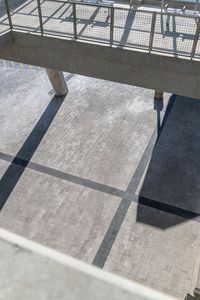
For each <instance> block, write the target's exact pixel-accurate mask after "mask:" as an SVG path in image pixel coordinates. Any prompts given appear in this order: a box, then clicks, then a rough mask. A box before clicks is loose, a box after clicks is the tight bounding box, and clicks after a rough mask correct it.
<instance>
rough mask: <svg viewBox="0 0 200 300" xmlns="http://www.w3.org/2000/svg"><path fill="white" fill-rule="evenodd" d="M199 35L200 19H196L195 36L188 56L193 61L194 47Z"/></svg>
mask: <svg viewBox="0 0 200 300" xmlns="http://www.w3.org/2000/svg"><path fill="white" fill-rule="evenodd" d="M199 33H200V19H198V22H197V27H196V32H195V35H194V40H193V45H192V51H191V55H190V57H191V59H193V58H194V55H195V51H196V47H197V43H198V39H199Z"/></svg>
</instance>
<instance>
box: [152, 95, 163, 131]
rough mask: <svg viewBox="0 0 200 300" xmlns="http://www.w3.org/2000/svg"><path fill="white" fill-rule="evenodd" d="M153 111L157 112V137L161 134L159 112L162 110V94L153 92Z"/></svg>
mask: <svg viewBox="0 0 200 300" xmlns="http://www.w3.org/2000/svg"><path fill="white" fill-rule="evenodd" d="M154 110H156V111H157V135H158V136H159V134H160V132H161V111H162V110H163V92H161V91H157V90H156V91H155V93H154Z"/></svg>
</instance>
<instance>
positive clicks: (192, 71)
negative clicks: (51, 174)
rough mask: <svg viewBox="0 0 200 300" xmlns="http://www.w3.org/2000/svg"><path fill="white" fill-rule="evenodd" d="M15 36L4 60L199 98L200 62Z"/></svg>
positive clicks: (65, 41)
mask: <svg viewBox="0 0 200 300" xmlns="http://www.w3.org/2000/svg"><path fill="white" fill-rule="evenodd" d="M12 34H13V37H14V43H13V44H12V45H10V47H8V48H7V49H5V51H1V52H0V58H1V59H6V60H12V61H16V62H20V63H24V64H30V65H36V66H40V67H43V68H50V69H55V70H60V71H66V72H70V73H75V74H79V75H84V76H89V77H95V78H99V79H104V80H110V81H114V82H119V83H124V84H129V85H134V86H140V87H144V88H149V89H155V90H160V91H165V92H169V93H174V94H178V95H181V96H188V97H194V98H199V96H200V85H199V82H200V68H199V62H198V61H191V60H187V59H181V58H178V57H168V56H162V55H156V54H152V53H151V54H149V53H145V52H139V51H133V50H128V49H122V48H112V47H108V46H102V45H95V44H88V43H84V42H77V41H73V40H64V39H59V38H56V37H54V36H52V37H50V36H40V35H36V34H30V33H23V32H17V31H13V32H12ZM186 75H187V76H186Z"/></svg>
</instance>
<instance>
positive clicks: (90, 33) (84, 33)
mask: <svg viewBox="0 0 200 300" xmlns="http://www.w3.org/2000/svg"><path fill="white" fill-rule="evenodd" d="M76 17H77V37H78V38H79V39H85V40H92V41H98V42H102V43H109V41H110V8H105V7H97V6H92V5H80V4H79V5H78V4H77V5H76Z"/></svg>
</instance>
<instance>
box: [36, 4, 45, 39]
mask: <svg viewBox="0 0 200 300" xmlns="http://www.w3.org/2000/svg"><path fill="white" fill-rule="evenodd" d="M37 5H38V15H39V20H40V30H41V34H43V33H44V30H43V23H42V10H41V4H40V0H37Z"/></svg>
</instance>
